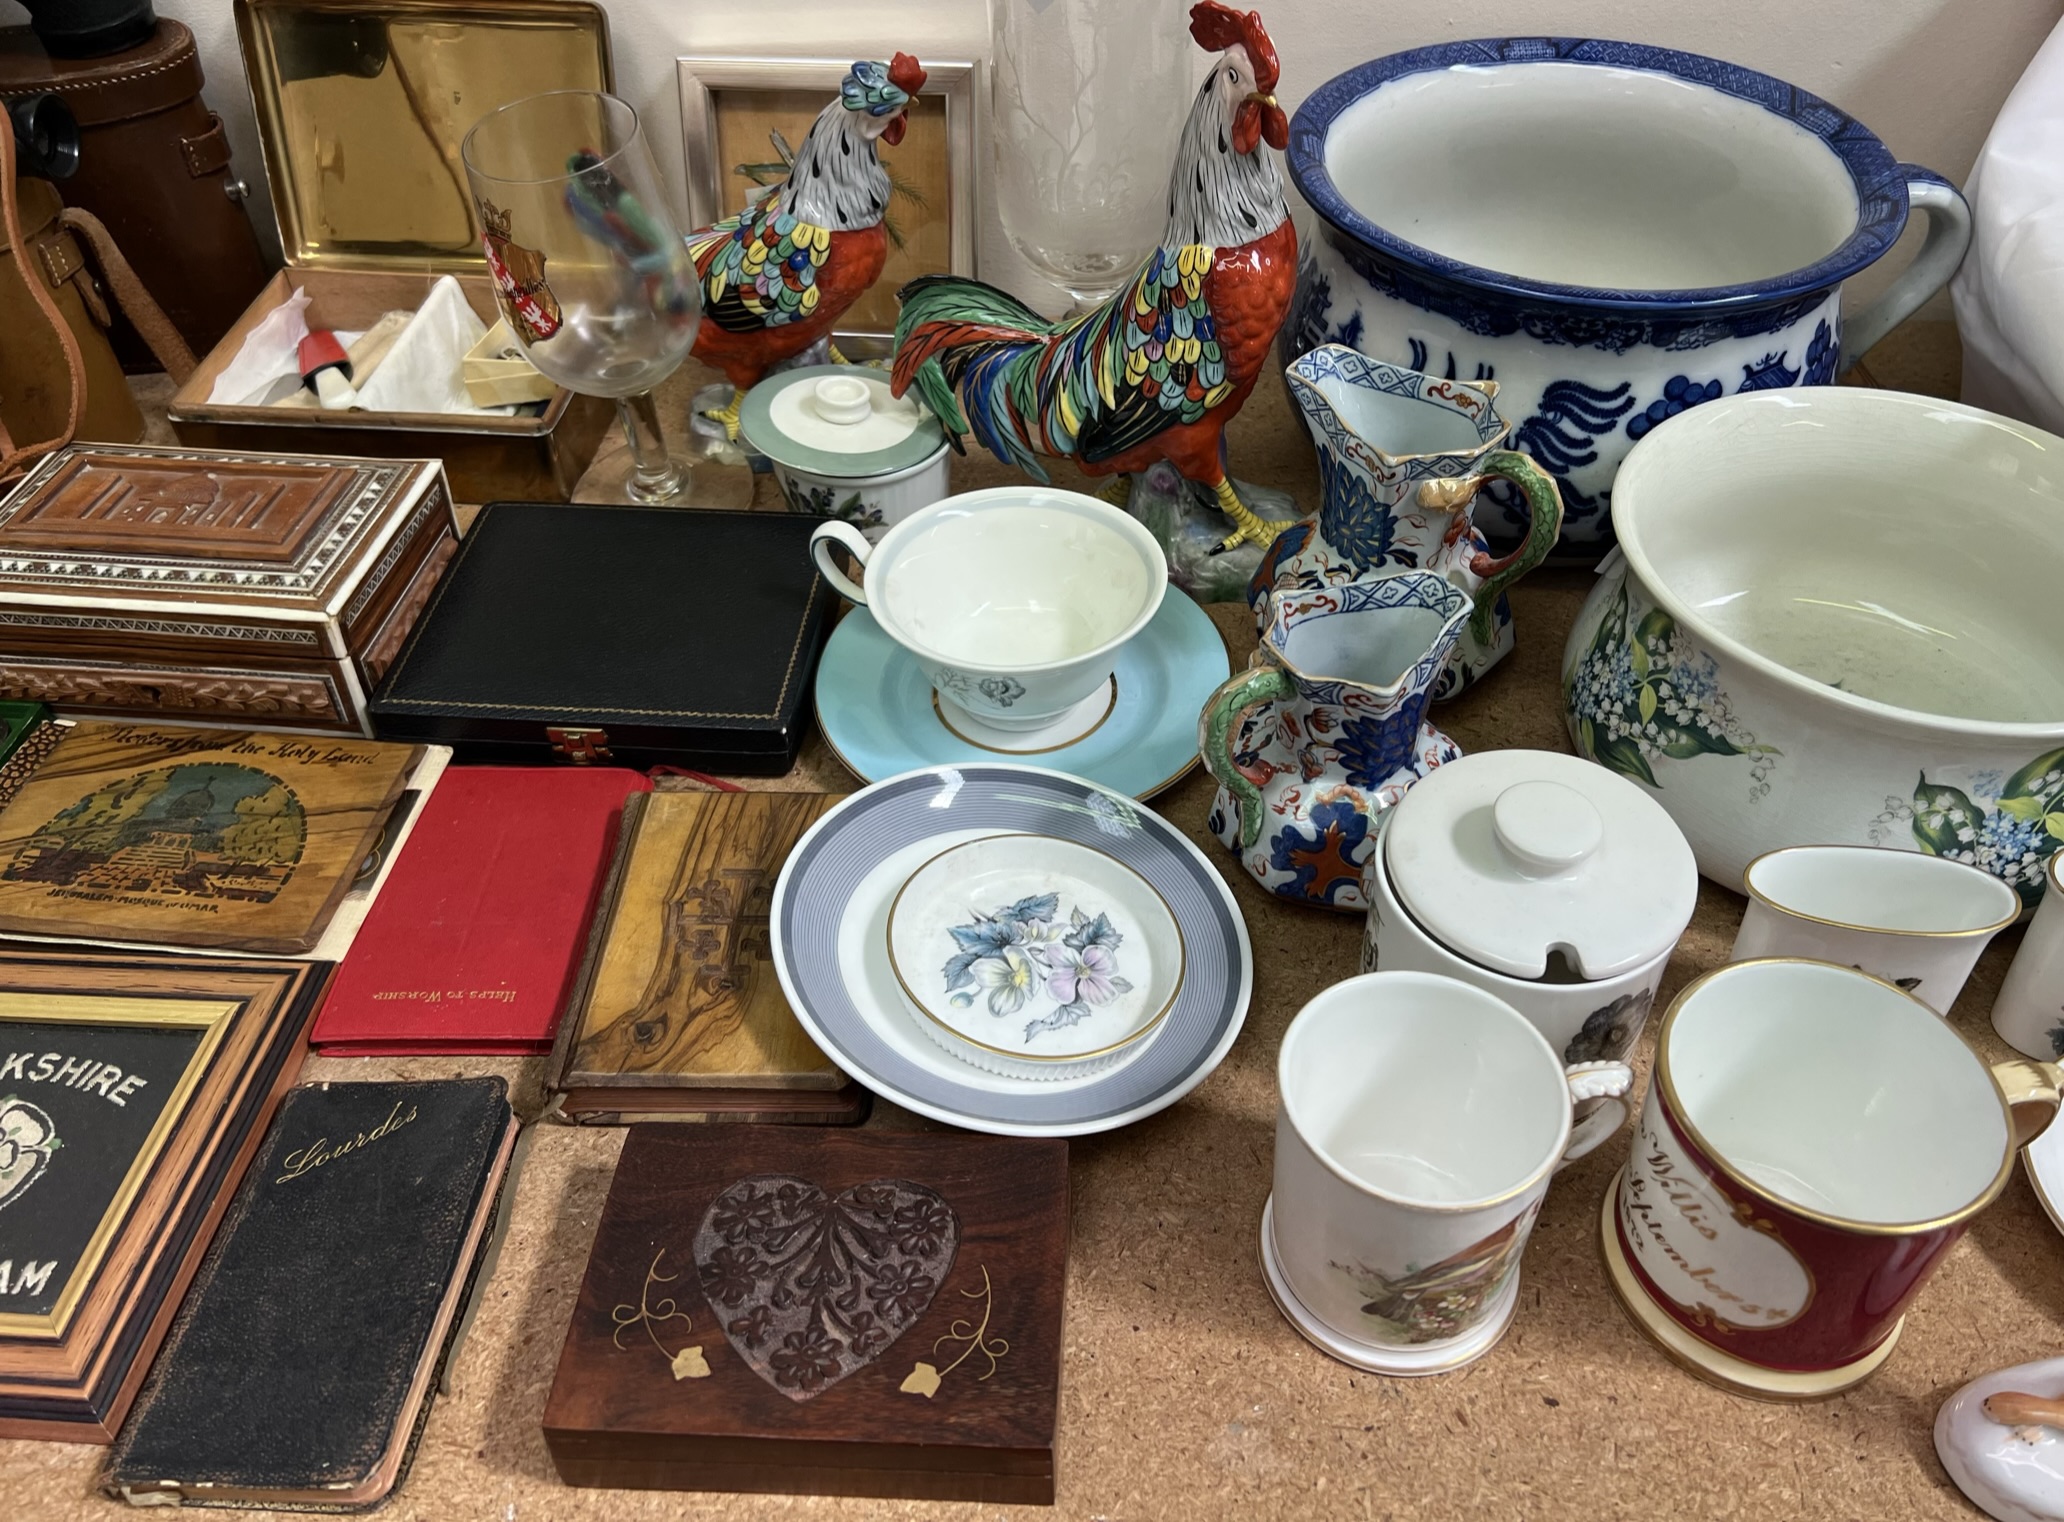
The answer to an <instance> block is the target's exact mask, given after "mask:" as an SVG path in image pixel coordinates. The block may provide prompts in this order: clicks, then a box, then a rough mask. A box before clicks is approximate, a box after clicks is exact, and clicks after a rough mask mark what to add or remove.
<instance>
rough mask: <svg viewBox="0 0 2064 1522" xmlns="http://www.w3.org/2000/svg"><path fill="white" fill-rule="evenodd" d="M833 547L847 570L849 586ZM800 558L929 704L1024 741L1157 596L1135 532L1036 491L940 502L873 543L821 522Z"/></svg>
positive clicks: (1160, 578) (1147, 545)
mask: <svg viewBox="0 0 2064 1522" xmlns="http://www.w3.org/2000/svg"><path fill="white" fill-rule="evenodd" d="M833 544H839V545H842V546H844V547H845V548H846V549H847V550H848V551H850V552H851V553H852V555H853V556H854V558H855V559H857V560H858V561H859V562H860V565H861V568H862V579H861V582H860V584H858V585H856V584H855V583H854V582H853V581H852V580H851V578H849V577H848V576H846V575H845V574H844V573H843V572H842V571H840V570H839V568H838V567H837V566H836V565H835V564H834V563H833V562H832V559H831V546H832V545H833ZM810 553H811V556H812V557H813V558H814V559H815V560H816V562H817V568H818V570H820V571H821V572H823V574H824V577H825V579H826V580H827V581H829V582H830V583H831V585H832V586H833V587H834V588H836V589H837V590H838V591H839V592H840V593H842V594H843V595H845V596H846V597H848V598H850V599H851V600H852V601H854V602H856V603H861V604H864V605H865V606H866V608H867V610H868V611H869V612H870V613H872V614H873V615H874V619H875V622H876V623H878V624H880V625H881V627H882V631H883V632H884V633H886V634H887V635H888V636H889V638H891V639H893V640H894V641H895V642H896V643H897V644H899V645H901V646H902V647H903V648H904V649H906V650H908V651H909V652H910V653H911V655H912V656H914V657H915V658H916V659H917V662H918V664H919V665H920V666H921V667H922V668H923V669H924V672H925V675H926V676H928V677H929V678H930V679H931V682H932V685H933V687H935V688H936V689H937V690H938V693H939V695H940V696H941V697H942V698H945V699H946V700H948V701H949V702H952V703H954V704H956V705H957V706H958V707H960V708H961V709H963V710H965V711H966V712H967V713H969V714H972V715H973V716H974V717H975V718H976V719H978V720H980V721H981V722H982V723H984V724H991V725H994V726H996V727H997V728H999V729H1036V728H1037V727H1039V726H1040V725H1042V724H1045V723H1048V722H1050V721H1052V720H1053V719H1054V718H1056V717H1058V716H1059V715H1061V714H1063V713H1065V712H1067V710H1069V709H1070V708H1072V707H1074V706H1075V705H1076V704H1077V703H1080V702H1081V701H1082V700H1083V699H1085V698H1087V697H1088V696H1089V695H1090V694H1091V693H1092V692H1094V691H1096V690H1097V688H1098V687H1099V686H1100V685H1102V683H1104V682H1105V681H1106V680H1108V679H1109V677H1110V675H1111V670H1112V668H1113V667H1114V666H1116V665H1117V663H1118V651H1119V648H1120V647H1121V646H1123V645H1124V644H1125V642H1126V641H1127V640H1129V639H1131V638H1132V637H1133V636H1134V635H1136V634H1137V633H1139V631H1140V630H1141V629H1143V628H1145V627H1146V625H1147V621H1148V620H1149V619H1151V618H1152V617H1153V616H1154V613H1155V611H1156V610H1157V609H1158V608H1159V607H1160V606H1161V598H1162V595H1163V594H1164V593H1165V592H1166V591H1167V590H1168V563H1167V559H1166V557H1165V556H1164V555H1163V553H1162V550H1161V545H1160V542H1159V541H1158V540H1156V539H1155V538H1154V536H1153V535H1152V534H1151V533H1149V532H1148V530H1147V528H1146V526H1145V525H1144V524H1142V523H1141V522H1139V520H1138V519H1136V518H1134V517H1132V516H1131V515H1130V514H1129V513H1126V512H1123V511H1122V510H1120V509H1118V508H1115V507H1113V506H1111V505H1110V504H1109V503H1108V502H1102V501H1099V500H1098V499H1096V498H1095V497H1086V496H1083V495H1082V494H1081V493H1079V492H1071V491H1057V490H1055V489H1053V488H1051V487H1043V486H1000V487H994V488H991V489H990V490H987V491H976V492H968V493H965V494H964V495H962V496H958V497H948V498H947V499H946V500H945V501H943V502H935V503H933V504H932V505H931V506H930V507H927V508H922V509H920V510H919V511H917V512H915V513H912V514H911V515H910V516H909V517H908V518H905V519H904V520H903V521H902V522H901V523H898V524H897V525H896V526H895V527H894V528H892V529H890V530H889V532H888V533H887V534H886V535H884V536H883V537H882V539H881V542H880V543H878V544H872V545H870V544H869V543H868V542H867V540H866V539H865V538H863V537H862V536H861V534H860V532H859V531H858V530H857V529H855V528H853V526H852V525H850V524H847V523H838V522H832V523H825V524H822V525H820V526H819V527H818V529H817V531H816V532H815V533H814V534H812V535H811V536H810Z"/></svg>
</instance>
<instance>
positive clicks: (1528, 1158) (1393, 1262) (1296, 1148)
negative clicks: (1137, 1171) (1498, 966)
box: [1261, 972, 1633, 1374]
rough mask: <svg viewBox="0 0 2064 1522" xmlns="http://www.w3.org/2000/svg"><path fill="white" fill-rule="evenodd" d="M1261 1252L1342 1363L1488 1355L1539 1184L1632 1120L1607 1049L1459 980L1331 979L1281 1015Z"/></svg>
mask: <svg viewBox="0 0 2064 1522" xmlns="http://www.w3.org/2000/svg"><path fill="white" fill-rule="evenodd" d="M1276 1080H1277V1085H1278V1092H1279V1100H1278V1107H1277V1110H1276V1167H1275V1192H1274V1194H1272V1195H1271V1196H1270V1198H1269V1203H1268V1207H1267V1209H1266V1210H1265V1211H1264V1212H1263V1215H1262V1231H1261V1259H1262V1269H1263V1275H1264V1277H1265V1278H1266V1280H1267V1281H1268V1286H1269V1291H1270V1293H1271V1294H1272V1295H1273V1296H1274V1297H1275V1300H1276V1304H1277V1306H1278V1308H1279V1309H1281V1311H1282V1312H1283V1314H1284V1316H1285V1317H1286V1318H1287V1319H1288V1320H1289V1321H1290V1323H1291V1325H1293V1326H1295V1327H1296V1328H1297V1330H1298V1331H1299V1332H1301V1333H1302V1334H1303V1335H1304V1336H1305V1337H1307V1338H1308V1339H1310V1340H1311V1341H1312V1342H1313V1343H1314V1344H1315V1345H1316V1346H1318V1347H1320V1348H1322V1349H1324V1350H1325V1351H1326V1352H1328V1353H1330V1354H1332V1355H1333V1356H1334V1357H1335V1358H1338V1359H1340V1360H1341V1361H1342V1362H1344V1363H1349V1364H1352V1365H1354V1366H1355V1367H1356V1368H1361V1369H1369V1370H1372V1371H1374V1372H1377V1373H1382V1374H1436V1373H1441V1372H1444V1371H1446V1370H1449V1369H1456V1368H1460V1367H1461V1366H1462V1365H1463V1364H1466V1363H1469V1362H1471V1361H1472V1360H1474V1359H1477V1358H1480V1357H1482V1356H1483V1355H1484V1354H1485V1353H1487V1352H1489V1351H1490V1349H1491V1348H1492V1347H1493V1346H1494V1345H1495V1344H1496V1343H1497V1341H1498V1339H1499V1338H1500V1337H1501V1336H1503V1335H1504V1333H1505V1329H1506V1327H1507V1326H1509V1325H1510V1324H1511V1321H1512V1315H1513V1311H1514V1309H1515V1307H1516V1306H1517V1304H1518V1299H1519V1260H1520V1254H1521V1252H1522V1251H1523V1250H1524V1249H1525V1247H1526V1240H1527V1235H1528V1233H1529V1232H1530V1231H1531V1230H1532V1229H1533V1224H1534V1216H1535V1214H1536V1213H1537V1212H1538V1211H1539V1210H1540V1207H1541V1201H1542V1198H1543V1197H1544V1196H1545V1195H1546V1194H1547V1192H1548V1182H1549V1180H1550V1179H1551V1178H1552V1177H1553V1176H1554V1174H1555V1173H1556V1171H1557V1170H1558V1169H1559V1168H1561V1167H1562V1166H1563V1164H1565V1163H1568V1162H1571V1161H1574V1160H1575V1159H1576V1158H1579V1157H1582V1156H1583V1155H1584V1154H1585V1153H1586V1152H1589V1151H1590V1150H1592V1148H1594V1147H1596V1146H1598V1144H1599V1143H1601V1142H1603V1141H1604V1140H1605V1139H1606V1138H1607V1137H1608V1136H1610V1135H1612V1134H1613V1132H1614V1131H1616V1130H1618V1129H1619V1125H1620V1122H1621V1121H1622V1120H1624V1119H1626V1106H1625V1105H1624V1104H1622V1103H1620V1102H1618V1101H1617V1099H1614V1100H1613V1101H1612V1102H1611V1103H1609V1104H1607V1105H1605V1106H1603V1107H1602V1108H1600V1109H1597V1110H1594V1111H1593V1112H1592V1113H1591V1114H1590V1115H1589V1116H1587V1117H1586V1118H1585V1119H1584V1120H1583V1121H1582V1122H1581V1123H1573V1121H1572V1105H1573V1103H1574V1102H1575V1101H1577V1100H1589V1099H1594V1098H1599V1097H1604V1096H1617V1095H1620V1094H1624V1093H1625V1092H1626V1091H1627V1088H1628V1086H1629V1085H1630V1084H1631V1083H1632V1082H1633V1073H1632V1070H1631V1069H1629V1068H1628V1067H1627V1066H1626V1065H1625V1064H1623V1063H1618V1062H1597V1063H1586V1064H1583V1065H1581V1066H1579V1067H1573V1068H1567V1069H1566V1068H1565V1067H1564V1066H1563V1063H1562V1059H1561V1058H1559V1057H1557V1056H1556V1055H1555V1053H1554V1051H1553V1050H1551V1049H1550V1047H1549V1045H1548V1043H1547V1041H1546V1040H1545V1039H1544V1038H1543V1037H1542V1035H1541V1033H1540V1032H1539V1031H1537V1030H1535V1029H1534V1027H1533V1026H1531V1025H1530V1024H1528V1023H1527V1020H1526V1018H1525V1016H1523V1015H1521V1014H1520V1013H1519V1011H1517V1010H1515V1009H1514V1008H1513V1007H1512V1006H1511V1005H1509V1004H1507V1003H1506V1002H1505V1001H1504V1000H1502V999H1499V998H1497V997H1496V996H1495V995H1492V994H1488V993H1485V992H1484V991H1483V990H1481V989H1478V988H1472V987H1470V986H1469V985H1468V984H1465V983H1458V982H1456V981H1455V980H1453V979H1452V978H1443V977H1437V976H1435V975H1433V974H1431V973H1419V972H1373V973H1365V974H1364V975H1362V976H1361V977H1357V978H1349V979H1347V980H1346V981H1345V982H1342V983H1336V984H1334V985H1333V987H1331V988H1329V989H1327V990H1326V991H1325V992H1324V993H1322V994H1320V995H1319V996H1318V997H1317V998H1316V999H1313V1000H1312V1001H1311V1002H1310V1003H1309V1004H1307V1005H1305V1007H1304V1008H1303V1010H1302V1011H1300V1012H1299V1014H1298V1016H1297V1018H1296V1019H1295V1020H1293V1021H1291V1022H1290V1028H1289V1030H1288V1031H1286V1032H1285V1033H1284V1036H1283V1045H1282V1050H1281V1053H1280V1055H1279V1056H1278V1058H1277V1063H1276Z"/></svg>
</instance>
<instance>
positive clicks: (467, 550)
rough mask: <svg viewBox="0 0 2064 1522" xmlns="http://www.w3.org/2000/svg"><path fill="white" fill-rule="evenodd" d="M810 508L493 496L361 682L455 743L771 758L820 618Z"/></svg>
mask: <svg viewBox="0 0 2064 1522" xmlns="http://www.w3.org/2000/svg"><path fill="white" fill-rule="evenodd" d="M821 521H822V520H821V519H818V518H813V517H805V516H800V515H794V514H788V513H722V512H702V511H698V510H695V509H692V508H688V509H684V508H677V507H608V506H596V505H587V504H568V503H546V502H491V503H489V504H488V505H487V506H486V507H484V508H482V509H481V510H480V515H479V517H477V518H476V519H475V520H474V522H473V526H472V528H471V529H469V530H468V531H467V533H466V536H465V538H464V539H462V540H461V541H460V544H459V552H458V554H457V555H456V556H455V557H454V558H453V560H452V563H451V565H450V567H449V568H448V569H447V570H446V571H445V573H444V579H443V581H441V582H440V583H439V584H438V588H437V591H436V593H435V595H434V596H433V597H432V598H431V601H430V606H429V607H428V608H426V609H425V610H424V612H423V615H422V617H421V618H419V619H418V620H417V622H416V626H415V630H414V632H413V633H411V634H410V636H409V639H408V643H407V644H405V645H404V646H403V647H402V650H401V653H400V655H398V656H397V657H396V658H395V661H394V665H393V666H392V667H391V668H390V669H389V670H388V673H387V676H386V679H385V680H384V681H382V682H381V684H380V689H379V691H378V692H377V693H376V694H375V695H374V698H373V702H372V714H373V724H374V728H375V731H376V732H377V733H378V734H379V735H381V736H382V737H383V738H387V739H393V740H401V739H409V740H414V741H419V742H425V743H431V744H439V745H450V746H452V747H454V748H455V749H456V750H457V751H458V753H459V758H460V759H461V760H475V761H528V762H539V761H550V760H553V759H558V760H562V761H597V762H603V761H606V762H612V763H614V764H615V765H618V766H635V767H647V766H653V765H658V764H669V765H674V766H683V767H691V768H694V769H696V770H699V771H713V772H735V773H742V774H746V775H752V776H778V775H779V774H780V773H782V772H785V771H787V770H788V769H789V768H790V767H791V766H793V765H794V764H795V758H796V752H797V750H799V749H800V748H801V745H802V736H803V731H804V727H805V722H806V721H805V715H806V714H807V713H808V711H809V700H810V689H811V683H812V680H813V679H814V677H815V675H816V671H817V657H818V654H819V652H820V651H821V650H822V648H823V644H824V638H825V635H826V634H827V633H828V632H829V614H830V603H831V592H830V589H829V588H827V587H826V586H825V585H824V582H823V580H822V578H821V577H819V576H818V574H817V569H816V567H815V566H814V565H812V564H811V561H810V552H809V541H810V533H811V530H813V529H814V528H816V527H817V525H818V523H819V522H821Z"/></svg>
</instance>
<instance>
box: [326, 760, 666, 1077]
mask: <svg viewBox="0 0 2064 1522" xmlns="http://www.w3.org/2000/svg"><path fill="white" fill-rule="evenodd" d="M650 787H651V783H650V782H648V781H647V780H646V779H645V777H643V776H642V775H640V774H639V773H637V772H634V771H627V770H623V769H620V768H616V767H570V766H568V767H532V766H506V767H505V766H454V767H452V768H450V769H449V770H447V771H446V772H445V774H444V777H443V779H442V780H441V781H440V782H439V783H438V785H437V790H436V791H435V792H433V793H432V794H431V795H430V798H429V801H428V802H427V803H425V804H424V806H423V815H422V818H420V819H419V820H418V821H417V822H416V827H415V830H414V832H413V833H412V834H411V835H410V836H409V840H408V844H407V845H406V846H405V847H404V848H403V850H402V853H401V859H400V860H399V861H397V862H396V863H395V864H394V870H393V873H392V875H391V876H390V877H389V878H388V880H387V884H386V886H385V887H383V888H382V889H381V890H380V896H379V897H378V898H376V899H375V900H374V901H373V907H372V910H371V912H370V913H369V914H367V916H366V921H365V925H364V926H363V927H362V928H361V929H360V931H359V933H358V939H357V940H356V941H355V942H354V943H353V945H352V948H351V952H350V954H349V955H348V956H346V957H345V959H344V965H343V966H342V967H340V968H339V969H338V971H337V976H336V978H335V980H334V981H333V982H332V983H331V985H330V995H329V999H328V1000H327V1002H325V1003H324V1005H323V1009H322V1013H321V1014H320V1015H318V1016H317V1017H316V1022H315V1029H314V1032H313V1033H312V1035H311V1038H310V1039H311V1040H312V1041H313V1043H314V1045H315V1047H316V1049H317V1050H318V1051H321V1052H325V1053H328V1054H329V1055H331V1056H341V1057H376V1056H400V1055H407V1054H410V1053H421V1052H435V1053H478V1054H486V1055H495V1054H510V1053H529V1052H545V1051H549V1050H550V1049H551V1046H552V1031H553V1028H554V1027H555V1026H556V1025H557V1024H558V1023H559V1015H560V1011H561V1010H562V1009H564V1007H565V1004H566V997H567V994H568V992H569V990H570V989H571V986H572V983H573V979H574V974H575V973H576V972H577V971H578V970H579V966H580V959H581V953H582V951H583V950H584V949H585V947H586V943H587V934H588V920H589V917H590V915H591V914H592V913H593V911H594V906H595V900H596V896H597V894H598V892H599V889H600V884H601V880H602V875H603V871H604V869H605V868H606V867H607V866H608V864H609V860H610V855H611V852H612V851H613V850H614V848H615V841H616V829H617V821H618V818H619V816H620V815H621V814H622V812H623V803H624V799H626V798H627V797H629V796H630V795H631V794H633V793H641V792H645V791H646V790H648V789H649V788H650Z"/></svg>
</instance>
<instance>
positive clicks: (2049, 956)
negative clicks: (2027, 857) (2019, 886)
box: [1992, 856, 2064, 1062]
mask: <svg viewBox="0 0 2064 1522" xmlns="http://www.w3.org/2000/svg"><path fill="white" fill-rule="evenodd" d="M2043 876H2044V877H2045V878H2046V879H2047V881H2046V882H2045V883H2044V884H2043V896H2042V902H2041V903H2040V904H2038V905H2036V908H2035V918H2034V919H2032V920H2030V921H2029V922H2028V932H2027V934H2025V935H2024V936H2023V937H2022V938H2021V947H2020V949H2019V950H2018V951H2016V952H2015V953H2014V965H2013V966H2011V967H2009V968H2008V969H2007V977H2006V981H2005V982H2003V983H2001V984H2000V991H1999V997H1998V998H1997V999H1994V1000H1993V1001H1992V1028H1993V1029H1994V1030H1996V1031H1998V1032H1999V1038H2000V1040H2002V1041H2004V1042H2006V1043H2007V1045H2008V1046H2011V1047H2012V1048H2013V1049H2014V1050H2015V1051H2017V1052H2019V1053H2021V1054H2022V1055H2023V1056H2024V1057H2036V1058H2040V1059H2041V1060H2042V1061H2044V1062H2059V1061H2064V879H2060V878H2059V876H2058V873H2057V858H2056V857H2055V856H2052V857H2051V858H2050V859H2049V861H2048V862H2047V863H2046V864H2045V865H2044V867H2043Z"/></svg>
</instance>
